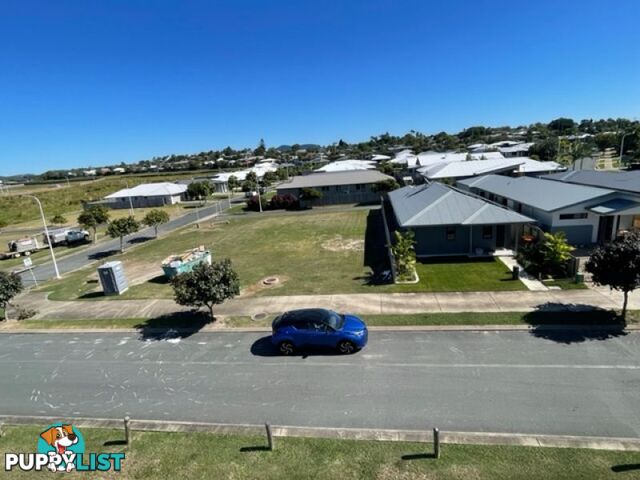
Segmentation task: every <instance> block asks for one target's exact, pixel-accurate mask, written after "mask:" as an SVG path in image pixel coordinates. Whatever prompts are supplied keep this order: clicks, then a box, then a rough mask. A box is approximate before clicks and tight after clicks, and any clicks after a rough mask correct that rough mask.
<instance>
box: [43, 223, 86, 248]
mask: <svg viewBox="0 0 640 480" xmlns="http://www.w3.org/2000/svg"><path fill="white" fill-rule="evenodd" d="M42 240H43V241H44V243H45V244H47V245H48V244H49V243H51V246H52V247H57V246H58V245H73V244H75V243H80V242H88V241H89V232H87V231H86V230H77V229H68V228H66V229H65V228H60V229H58V230H49V238H47V236H46V234H44V233H43V234H42Z"/></svg>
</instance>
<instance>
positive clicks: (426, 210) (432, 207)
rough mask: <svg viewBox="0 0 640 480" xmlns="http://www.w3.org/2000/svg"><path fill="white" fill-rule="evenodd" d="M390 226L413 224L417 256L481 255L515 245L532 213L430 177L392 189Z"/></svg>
mask: <svg viewBox="0 0 640 480" xmlns="http://www.w3.org/2000/svg"><path fill="white" fill-rule="evenodd" d="M389 204H390V206H391V211H392V212H393V216H392V217H393V218H391V219H390V221H389V223H390V229H392V230H396V229H399V230H401V231H402V230H409V229H410V230H412V231H413V232H414V233H415V240H416V245H415V251H416V256H417V257H418V258H425V257H435V256H482V255H490V254H491V253H492V252H494V251H496V250H498V249H503V248H506V249H517V246H518V239H519V238H520V237H521V236H522V232H523V228H524V226H525V225H526V224H528V223H532V222H534V220H533V219H532V218H529V217H527V216H525V215H522V214H520V213H517V212H513V211H511V210H509V209H508V208H505V207H503V206H501V205H498V204H495V203H493V202H490V201H487V200H485V199H482V198H480V197H477V196H475V195H473V194H471V193H469V192H463V191H460V190H458V189H456V188H453V187H450V186H447V185H444V184H441V183H437V182H434V183H431V184H427V185H420V186H407V187H404V188H400V189H398V190H394V191H392V192H390V193H389Z"/></svg>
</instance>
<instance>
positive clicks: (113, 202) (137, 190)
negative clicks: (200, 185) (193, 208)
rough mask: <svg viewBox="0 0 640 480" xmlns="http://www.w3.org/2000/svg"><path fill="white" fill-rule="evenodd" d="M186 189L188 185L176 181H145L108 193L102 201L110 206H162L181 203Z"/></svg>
mask: <svg viewBox="0 0 640 480" xmlns="http://www.w3.org/2000/svg"><path fill="white" fill-rule="evenodd" d="M186 191H187V186H186V185H178V184H176V183H169V182H162V183H145V184H142V185H138V186H136V187H133V188H123V189H122V190H119V191H117V192H115V193H112V194H111V195H107V196H106V197H104V202H101V203H102V204H103V205H105V206H107V207H110V208H129V207H130V206H132V207H133V208H147V207H162V206H164V205H174V204H176V203H180V202H181V201H182V200H183V198H184V194H185V192H186Z"/></svg>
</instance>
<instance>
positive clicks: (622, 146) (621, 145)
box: [620, 132, 631, 166]
mask: <svg viewBox="0 0 640 480" xmlns="http://www.w3.org/2000/svg"><path fill="white" fill-rule="evenodd" d="M629 133H631V132H627V133H625V134H624V135H622V140H620V166H622V152H623V150H624V137H626V136H627V135H629Z"/></svg>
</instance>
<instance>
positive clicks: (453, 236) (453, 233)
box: [447, 227, 456, 240]
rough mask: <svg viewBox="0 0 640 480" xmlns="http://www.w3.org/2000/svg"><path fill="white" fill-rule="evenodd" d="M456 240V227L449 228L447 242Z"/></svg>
mask: <svg viewBox="0 0 640 480" xmlns="http://www.w3.org/2000/svg"><path fill="white" fill-rule="evenodd" d="M455 239H456V227H447V240H455Z"/></svg>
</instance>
